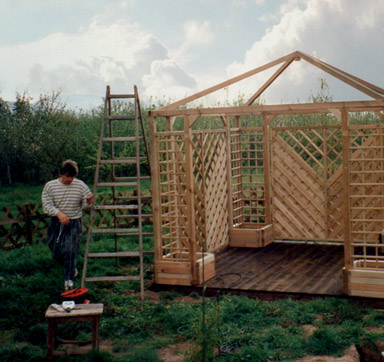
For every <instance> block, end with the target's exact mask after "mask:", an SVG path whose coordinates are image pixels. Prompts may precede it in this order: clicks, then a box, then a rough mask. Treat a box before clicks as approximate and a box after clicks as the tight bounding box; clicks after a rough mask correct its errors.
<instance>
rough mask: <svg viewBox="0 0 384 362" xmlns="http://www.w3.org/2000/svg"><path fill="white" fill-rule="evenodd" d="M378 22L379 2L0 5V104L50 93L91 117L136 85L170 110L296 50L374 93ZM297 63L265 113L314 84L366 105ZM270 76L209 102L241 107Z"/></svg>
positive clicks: (382, 78)
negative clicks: (109, 95) (112, 95)
mask: <svg viewBox="0 0 384 362" xmlns="http://www.w3.org/2000/svg"><path fill="white" fill-rule="evenodd" d="M383 16H384V0H81V1H79V0H2V1H0V35H1V36H0V69H1V73H0V96H1V97H2V98H3V99H5V100H9V101H12V100H14V99H15V96H16V93H17V92H19V93H23V92H28V94H29V95H31V96H32V97H34V98H37V97H38V96H39V94H41V93H43V94H50V93H51V92H52V91H60V92H61V99H62V101H63V102H65V103H67V104H68V106H69V107H71V108H73V107H78V108H89V107H91V106H94V105H98V104H101V102H102V97H103V95H104V93H105V87H106V85H107V84H110V85H111V88H112V92H116V93H117V92H119V93H120V92H124V93H130V92H131V91H132V89H133V85H134V84H136V85H137V86H138V88H139V93H140V95H141V98H142V99H143V100H144V101H148V100H149V99H152V100H160V101H161V100H165V101H168V100H177V99H180V98H183V97H185V96H187V95H190V94H193V93H196V92H197V91H200V90H202V89H205V88H207V87H210V86H212V85H215V84H217V83H219V82H222V81H224V80H226V79H228V78H231V77H233V76H236V75H238V74H241V73H243V72H246V71H248V70H251V69H253V68H256V67H258V66H260V65H263V64H265V63H267V62H269V61H272V60H274V59H276V58H279V57H281V56H284V55H286V54H288V53H291V52H293V51H295V50H300V51H303V52H305V53H307V54H310V55H313V56H315V57H318V58H320V59H322V60H324V61H326V62H327V63H330V64H332V65H335V66H336V67H339V68H341V69H343V70H345V71H347V72H349V73H352V74H354V75H356V76H358V77H361V78H363V79H365V80H367V81H370V82H372V83H375V84H377V85H378V86H381V87H383V86H384V72H383V55H384V50H383V47H382V46H381V43H380V42H381V41H382V39H383V38H384V25H383V22H382V19H383ZM295 63H297V64H293V65H292V66H290V68H289V69H288V70H287V71H286V72H285V73H284V74H283V76H281V79H280V78H279V79H278V81H276V82H275V83H274V85H273V86H272V87H271V88H270V89H269V90H268V91H267V92H266V93H265V95H263V101H264V102H266V103H281V102H284V103H287V102H296V101H306V100H307V99H308V97H309V95H310V94H311V93H317V92H318V91H319V87H320V81H319V79H320V78H325V79H326V81H327V83H328V84H329V86H330V90H329V92H330V93H331V94H332V95H333V96H334V98H335V99H336V100H349V99H366V98H367V97H365V96H364V95H362V94H361V93H358V92H356V91H354V90H351V89H350V88H349V87H346V86H344V85H342V84H340V82H338V81H334V80H333V79H332V78H331V77H330V76H327V75H325V74H324V73H321V72H320V71H316V70H315V69H314V68H313V67H312V66H310V65H308V64H302V62H295ZM274 70H275V69H272V70H271V72H273V71H274ZM270 74H271V73H265V74H262V75H260V76H259V77H255V78H254V79H251V80H249V81H247V82H243V83H242V84H239V85H237V86H234V87H231V89H225V90H223V91H222V92H221V93H220V92H218V93H217V94H215V95H213V97H212V98H211V99H210V100H209V101H213V102H217V101H218V100H220V101H221V102H222V101H223V100H228V101H231V99H234V98H237V97H239V96H245V97H247V96H248V95H250V94H252V93H253V92H255V91H256V90H257V89H258V88H259V87H260V86H261V85H262V83H263V81H264V80H265V79H266V77H268V75H270Z"/></svg>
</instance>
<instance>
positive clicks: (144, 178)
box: [115, 176, 151, 181]
mask: <svg viewBox="0 0 384 362" xmlns="http://www.w3.org/2000/svg"><path fill="white" fill-rule="evenodd" d="M150 179H151V176H138V177H134V176H130V177H115V180H116V181H129V180H135V181H136V180H137V181H143V180H150Z"/></svg>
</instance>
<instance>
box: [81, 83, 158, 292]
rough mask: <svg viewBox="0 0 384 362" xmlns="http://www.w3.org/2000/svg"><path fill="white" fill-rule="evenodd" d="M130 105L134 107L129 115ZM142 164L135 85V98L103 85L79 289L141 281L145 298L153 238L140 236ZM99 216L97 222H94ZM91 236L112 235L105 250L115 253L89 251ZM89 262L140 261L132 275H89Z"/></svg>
mask: <svg viewBox="0 0 384 362" xmlns="http://www.w3.org/2000/svg"><path fill="white" fill-rule="evenodd" d="M130 107H133V112H132V108H130ZM132 113H133V115H132ZM146 162H147V167H148V170H149V159H148V147H147V142H146V138H145V132H144V125H143V119H142V114H141V109H140V100H139V96H138V92H137V87H136V86H134V94H111V92H110V86H107V91H106V97H105V104H104V115H103V122H102V126H101V132H100V140H99V147H98V153H97V160H96V170H95V179H94V185H93V194H94V195H95V203H94V205H92V208H91V211H90V225H89V229H88V234H87V242H86V249H85V256H84V266H83V275H82V281H81V285H82V287H84V285H85V283H86V282H97V281H127V280H128V281H139V282H140V291H141V297H142V298H143V297H144V258H143V254H144V252H143V236H147V235H148V236H149V235H152V234H151V233H144V232H143V216H145V217H149V216H150V215H149V214H143V203H142V192H141V181H142V180H148V179H150V176H142V175H141V174H142V171H141V167H142V166H143V164H144V165H145V163H146ZM148 174H149V172H148ZM132 190H133V193H132V195H129V194H128V193H129V192H128V191H132ZM100 191H102V192H103V193H104V192H105V191H107V192H110V197H111V199H110V200H111V201H110V202H108V203H107V204H106V203H105V202H104V201H103V200H105V198H104V199H103V197H100ZM100 200H101V201H100ZM100 216H101V220H99V222H97V218H98V217H100ZM95 234H99V235H104V236H109V238H111V236H112V239H113V240H114V243H113V242H112V244H114V245H108V247H109V249H112V248H111V246H113V250H108V251H106V252H91V248H92V246H93V245H92V246H91V244H95V243H91V239H92V237H93V236H94V235H95ZM121 239H122V241H120V240H121ZM132 240H135V242H137V244H136V247H135V248H134V249H135V250H132ZM124 241H126V242H125V243H124ZM130 245H131V246H130ZM136 249H137V250H136ZM90 258H95V259H96V260H100V259H101V258H109V259H111V258H112V259H115V261H116V263H115V264H116V267H117V266H118V264H119V262H118V261H119V260H120V258H136V259H137V258H138V259H139V262H138V268H139V270H138V273H137V271H136V274H135V275H113V276H110V275H109V276H88V274H89V265H88V263H89V259H90ZM117 274H119V273H117ZM120 274H125V273H121V272H120ZM137 274H138V275H137Z"/></svg>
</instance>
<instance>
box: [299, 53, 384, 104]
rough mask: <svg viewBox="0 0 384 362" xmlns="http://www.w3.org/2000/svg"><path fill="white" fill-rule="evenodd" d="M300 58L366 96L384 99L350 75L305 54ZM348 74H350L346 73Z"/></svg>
mask: <svg viewBox="0 0 384 362" xmlns="http://www.w3.org/2000/svg"><path fill="white" fill-rule="evenodd" d="M300 56H301V58H302V59H304V60H306V61H307V62H308V63H310V64H312V65H314V66H316V67H318V68H319V69H321V70H323V71H324V72H326V73H328V74H331V75H332V76H334V77H335V78H337V79H339V80H341V81H343V82H344V83H347V84H349V85H350V86H351V87H353V88H355V89H357V90H359V91H360V92H363V93H364V94H366V95H368V96H370V97H372V98H374V99H380V98H384V95H383V94H381V93H380V92H377V91H376V90H373V89H371V88H370V87H368V86H366V85H365V84H363V83H361V82H360V81H356V80H355V79H353V78H354V77H350V75H348V76H347V75H345V74H343V73H340V72H338V71H336V70H335V69H334V68H333V67H331V66H329V65H328V64H326V63H323V62H321V61H320V60H318V59H316V58H313V57H311V56H309V55H306V54H304V53H300ZM346 74H348V73H346Z"/></svg>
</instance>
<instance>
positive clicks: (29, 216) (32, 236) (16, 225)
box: [0, 195, 152, 250]
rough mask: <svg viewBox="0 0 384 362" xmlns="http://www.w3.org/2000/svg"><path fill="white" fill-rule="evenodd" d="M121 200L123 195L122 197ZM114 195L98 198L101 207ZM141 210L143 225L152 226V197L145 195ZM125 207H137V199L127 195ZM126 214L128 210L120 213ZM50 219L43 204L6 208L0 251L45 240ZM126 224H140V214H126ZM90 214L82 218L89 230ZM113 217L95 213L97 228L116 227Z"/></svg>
mask: <svg viewBox="0 0 384 362" xmlns="http://www.w3.org/2000/svg"><path fill="white" fill-rule="evenodd" d="M119 197H120V198H122V197H124V195H119ZM111 199H112V195H105V196H104V195H100V196H98V198H97V204H98V205H108V204H110V203H111ZM141 202H142V209H143V210H144V213H143V215H142V216H143V219H142V223H143V225H149V224H152V214H151V203H152V198H151V197H150V196H142V197H141ZM124 204H128V205H129V204H136V205H137V197H136V198H135V197H132V195H125V200H124ZM119 212H120V213H126V212H127V211H123V210H122V211H119ZM49 220H50V216H48V215H47V214H45V213H44V212H43V207H42V205H41V204H40V203H36V204H24V205H21V206H11V207H3V208H2V209H1V210H0V249H5V250H9V249H14V248H19V247H22V246H24V245H31V244H33V243H38V242H41V241H45V240H46V234H47V228H48V223H49ZM125 220H126V221H125V222H126V225H127V226H128V224H129V223H137V215H135V213H134V212H133V213H132V211H131V214H130V215H126V219H125ZM89 221H90V218H89V212H85V213H84V216H83V228H84V230H86V229H87V228H88V226H89ZM112 223H113V217H112V215H111V211H110V210H97V212H95V218H94V225H97V227H101V226H102V225H104V226H105V225H107V226H109V227H113V225H112Z"/></svg>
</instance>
